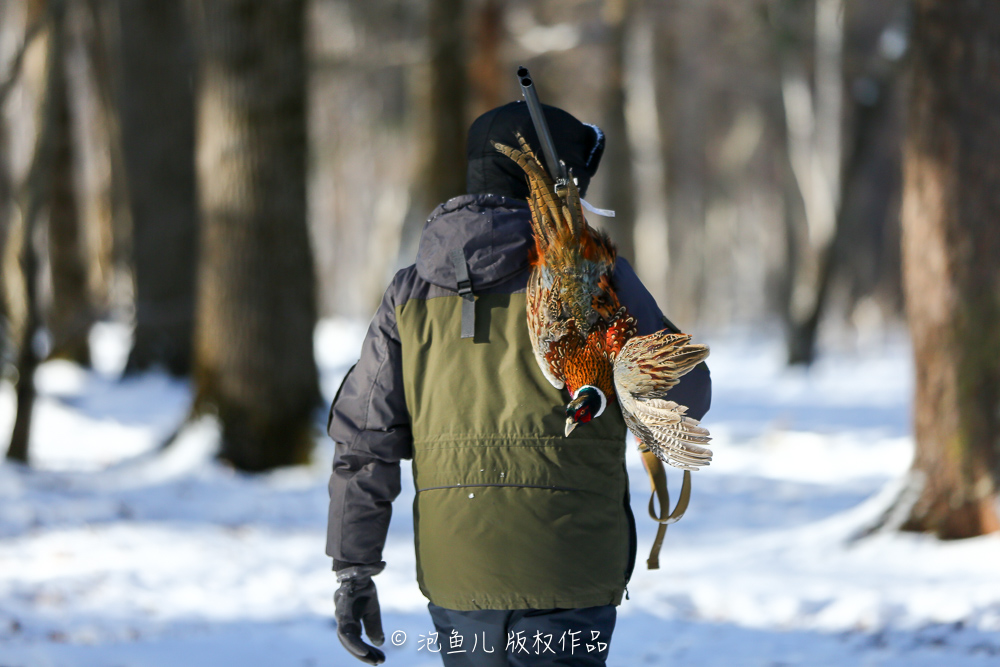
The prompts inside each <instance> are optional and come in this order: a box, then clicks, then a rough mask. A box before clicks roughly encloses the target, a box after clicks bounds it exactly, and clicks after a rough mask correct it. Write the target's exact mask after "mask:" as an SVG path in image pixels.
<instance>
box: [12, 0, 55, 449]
mask: <svg viewBox="0 0 1000 667" xmlns="http://www.w3.org/2000/svg"><path fill="white" fill-rule="evenodd" d="M64 10H65V7H64V4H63V0H32V1H31V2H30V3H29V5H28V12H27V18H28V23H27V25H28V26H29V28H28V31H27V32H28V34H27V35H26V37H25V44H26V46H27V44H28V42H29V41H30V36H31V35H32V34H34V31H35V30H38V31H39V33H38V34H39V37H42V38H43V41H42V43H39V44H36V45H35V46H37V47H39V49H44V53H40V54H39V55H42V56H43V57H44V64H43V66H42V67H40V68H38V70H37V71H38V82H37V83H38V85H37V89H38V101H37V104H36V105H35V107H36V109H37V112H36V115H37V122H36V128H37V129H36V139H35V149H34V153H33V155H32V162H31V166H30V168H29V170H28V174H27V177H26V179H25V182H24V184H23V185H22V186H21V192H20V194H19V196H18V207H19V209H20V218H21V223H20V226H21V229H20V235H19V236H20V239H19V240H20V265H21V273H22V277H21V283H22V286H23V294H22V295H21V300H22V304H21V307H22V309H23V311H24V312H23V318H22V321H21V322H20V326H19V327H18V334H19V335H18V336H17V338H18V340H17V347H18V357H17V371H18V381H17V414H16V415H15V417H14V428H13V432H12V434H11V439H10V447H9V448H8V449H7V458H8V459H10V460H12V461H20V462H22V463H26V462H27V461H28V447H29V442H30V439H31V417H32V412H33V409H34V404H35V379H34V376H35V369H36V368H37V366H38V362H39V356H38V352H37V350H36V347H35V340H36V337H37V334H38V331H39V328H40V313H39V303H38V301H39V299H38V266H39V261H38V251H37V248H36V247H35V241H36V238H35V236H36V234H35V230H36V229H37V227H38V222H39V218H40V217H41V215H42V209H43V207H44V206H45V205H46V203H47V202H48V201H49V198H50V196H51V178H52V162H53V157H54V152H55V146H56V136H55V134H56V133H55V128H56V124H57V118H56V117H57V115H58V107H57V106H56V100H57V95H56V93H55V91H54V89H55V87H56V86H57V85H58V82H57V77H58V75H57V74H56V70H57V69H58V68H59V67H60V66H61V62H62V40H60V39H57V35H58V30H57V29H56V27H55V26H57V25H58V24H59V23H60V22H61V21H62V17H63V12H64Z"/></svg>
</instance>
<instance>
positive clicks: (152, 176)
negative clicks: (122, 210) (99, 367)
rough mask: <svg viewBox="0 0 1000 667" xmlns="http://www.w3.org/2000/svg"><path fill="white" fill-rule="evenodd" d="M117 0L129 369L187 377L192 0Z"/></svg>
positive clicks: (192, 259) (192, 211)
mask: <svg viewBox="0 0 1000 667" xmlns="http://www.w3.org/2000/svg"><path fill="white" fill-rule="evenodd" d="M117 4H118V7H119V8H120V11H119V17H120V27H121V29H120V41H121V56H122V57H121V64H120V73H121V90H120V94H119V102H120V104H119V109H120V118H121V130H122V132H121V136H122V148H123V154H124V162H125V169H126V173H127V178H126V183H127V188H128V200H129V204H130V211H131V219H132V258H133V261H132V271H133V274H134V277H135V304H136V309H135V316H136V323H135V343H134V344H133V347H132V351H131V354H130V355H129V360H128V366H127V367H126V371H138V370H143V369H146V368H149V367H150V366H153V365H158V364H159V365H162V366H164V367H165V368H166V369H167V370H169V371H170V372H171V373H174V374H175V375H183V374H186V373H187V372H188V371H189V370H190V367H191V338H192V328H193V325H194V324H193V323H194V308H195V306H194V301H195V270H196V244H197V217H198V215H197V202H196V195H195V165H194V89H193V79H194V54H193V50H192V49H193V44H192V36H191V30H190V26H189V21H188V17H187V13H186V11H185V3H183V2H129V1H124V2H118V3H117ZM153 128H155V129H153Z"/></svg>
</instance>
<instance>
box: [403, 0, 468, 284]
mask: <svg viewBox="0 0 1000 667" xmlns="http://www.w3.org/2000/svg"><path fill="white" fill-rule="evenodd" d="M427 26H428V30H427V32H428V36H427V41H428V45H429V46H428V48H429V51H430V53H429V55H430V67H429V71H428V72H427V74H426V76H427V77H428V80H427V82H426V85H425V86H422V87H424V88H425V89H426V90H427V91H428V92H427V95H428V97H427V99H426V100H425V101H424V102H423V104H422V105H421V106H422V107H423V109H424V113H425V114H426V116H425V117H424V118H423V119H422V122H421V123H420V128H421V130H420V131H419V135H420V137H421V138H420V139H418V141H419V142H420V149H419V150H418V151H417V156H418V157H417V160H418V161H419V164H418V168H417V174H416V177H415V178H414V180H413V186H412V187H411V188H410V206H409V211H408V212H407V214H406V220H405V222H404V224H403V234H402V237H403V238H402V240H401V242H400V247H399V255H400V258H399V262H398V263H399V264H400V265H405V264H411V263H412V262H413V258H414V256H415V255H416V248H417V242H418V241H419V239H420V232H421V230H422V229H423V226H424V222H425V221H426V220H427V216H428V214H430V212H431V211H432V210H433V209H434V207H435V206H437V205H438V204H440V203H441V202H444V201H447V200H448V199H451V198H452V197H456V196H458V195H461V194H464V193H465V190H466V187H465V171H466V169H465V167H466V159H465V137H466V133H467V131H468V129H469V122H468V119H467V118H466V108H467V103H468V99H467V98H468V87H469V86H468V77H467V76H466V70H465V40H464V39H463V35H464V34H465V31H466V28H465V0H431V2H430V6H429V9H428V16H427Z"/></svg>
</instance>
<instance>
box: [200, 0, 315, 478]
mask: <svg viewBox="0 0 1000 667" xmlns="http://www.w3.org/2000/svg"><path fill="white" fill-rule="evenodd" d="M304 4H305V3H304V2H303V1H302V0H287V1H284V2H269V3H262V2H257V1H256V0H211V1H208V0H206V1H204V2H200V3H198V7H197V8H198V11H199V19H200V21H201V26H200V27H201V31H202V48H203V53H202V58H201V60H200V71H199V85H198V93H197V147H198V148H197V153H198V184H199V195H200V197H199V198H200V203H201V219H202V236H201V257H200V264H199V283H198V290H199V291H198V304H197V317H196V327H195V328H196V332H195V369H194V376H195V381H196V385H197V396H196V409H198V410H202V411H204V410H214V411H216V412H217V414H218V416H219V419H220V421H221V423H222V431H223V432H222V438H223V442H222V449H221V456H222V458H224V459H226V460H228V461H230V462H231V463H232V464H233V465H234V466H236V467H237V468H239V469H243V470H251V471H254V470H265V469H269V468H273V467H276V466H280V465H289V464H295V463H301V462H304V461H306V460H307V458H308V455H309V452H310V450H311V447H312V442H313V430H312V415H313V412H314V410H315V409H316V408H317V407H318V405H319V388H318V379H317V371H316V364H315V360H314V356H313V329H314V327H315V324H316V303H315V302H316V298H315V286H314V276H313V260H312V255H311V252H310V247H309V237H308V233H307V228H306V149H307V144H306V62H305V47H304V42H303V38H304V25H303V11H304Z"/></svg>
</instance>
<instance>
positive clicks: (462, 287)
mask: <svg viewBox="0 0 1000 667" xmlns="http://www.w3.org/2000/svg"><path fill="white" fill-rule="evenodd" d="M449 256H450V257H451V263H452V266H454V267H455V284H456V288H457V289H458V295H459V296H460V297H462V338H473V337H475V335H476V296H475V295H474V294H473V293H472V281H471V280H470V279H469V267H468V266H467V265H466V263H465V252H463V251H462V249H461V248H456V249H455V250H452V251H451V252H450V253H449Z"/></svg>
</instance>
